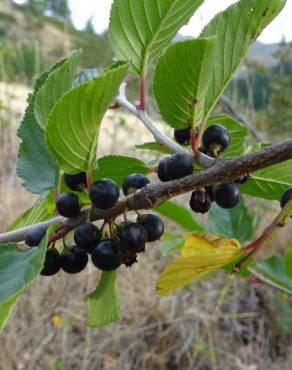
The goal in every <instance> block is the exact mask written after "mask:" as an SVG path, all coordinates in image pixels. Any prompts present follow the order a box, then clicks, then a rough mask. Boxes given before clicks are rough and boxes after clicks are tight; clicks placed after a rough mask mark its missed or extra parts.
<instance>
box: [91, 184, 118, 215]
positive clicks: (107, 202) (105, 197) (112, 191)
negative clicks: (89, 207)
mask: <svg viewBox="0 0 292 370" xmlns="http://www.w3.org/2000/svg"><path fill="white" fill-rule="evenodd" d="M119 195H120V191H119V188H118V186H117V184H116V183H115V182H114V181H113V180H111V179H100V180H97V181H95V182H94V183H93V184H92V186H91V188H90V192H89V197H90V199H91V201H92V203H93V204H94V205H95V207H96V208H100V209H109V208H112V207H113V206H114V205H115V204H116V202H117V200H118V199H119Z"/></svg>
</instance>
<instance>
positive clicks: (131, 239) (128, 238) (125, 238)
mask: <svg viewBox="0 0 292 370" xmlns="http://www.w3.org/2000/svg"><path fill="white" fill-rule="evenodd" d="M119 238H120V242H121V246H122V247H123V248H125V249H130V250H133V251H140V250H142V249H143V248H144V246H145V243H146V242H147V238H148V235H147V231H146V230H145V229H144V227H143V226H142V225H140V224H138V223H137V222H133V223H131V224H129V225H128V226H126V227H125V228H124V229H123V230H122V231H121V232H120V233H119Z"/></svg>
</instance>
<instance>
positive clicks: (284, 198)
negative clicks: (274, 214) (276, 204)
mask: <svg viewBox="0 0 292 370" xmlns="http://www.w3.org/2000/svg"><path fill="white" fill-rule="evenodd" d="M291 198H292V188H288V189H287V190H286V191H285V192H284V193H283V195H282V197H281V200H280V205H281V208H283V207H284V206H285V205H286V203H288V201H289V200H290V199H291ZM291 217H292V216H291Z"/></svg>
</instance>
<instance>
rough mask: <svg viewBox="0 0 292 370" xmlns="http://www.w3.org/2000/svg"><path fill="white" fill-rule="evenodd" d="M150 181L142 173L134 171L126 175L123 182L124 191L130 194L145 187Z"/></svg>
mask: <svg viewBox="0 0 292 370" xmlns="http://www.w3.org/2000/svg"><path fill="white" fill-rule="evenodd" d="M149 183H150V181H149V180H148V178H147V177H146V176H145V175H143V174H142V173H133V174H131V175H129V176H127V177H126V179H125V181H124V183H123V193H124V194H125V195H128V194H130V193H133V192H135V191H136V190H137V189H142V188H144V187H145V186H146V185H147V184H149Z"/></svg>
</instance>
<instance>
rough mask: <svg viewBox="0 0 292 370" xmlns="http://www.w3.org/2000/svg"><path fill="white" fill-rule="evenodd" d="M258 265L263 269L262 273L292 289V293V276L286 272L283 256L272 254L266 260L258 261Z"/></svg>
mask: <svg viewBox="0 0 292 370" xmlns="http://www.w3.org/2000/svg"><path fill="white" fill-rule="evenodd" d="M256 267H257V268H258V269H259V270H260V271H261V273H263V274H264V275H265V276H267V278H268V279H270V280H272V281H274V282H275V283H276V284H278V285H280V286H283V287H284V288H286V289H289V290H291V293H292V278H291V277H289V276H288V275H287V274H286V271H285V264H284V260H283V258H281V257H278V256H272V257H270V258H268V259H267V260H266V261H261V262H258V263H257V264H256Z"/></svg>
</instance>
